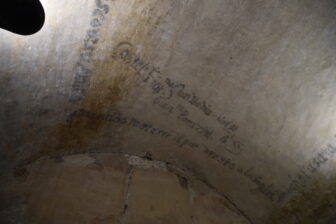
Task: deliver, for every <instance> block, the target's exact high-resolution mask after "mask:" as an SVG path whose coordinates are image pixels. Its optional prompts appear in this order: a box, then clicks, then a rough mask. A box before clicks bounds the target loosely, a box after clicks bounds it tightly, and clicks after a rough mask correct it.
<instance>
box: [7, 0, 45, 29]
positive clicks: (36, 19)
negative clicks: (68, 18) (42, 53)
mask: <svg viewBox="0 0 336 224" xmlns="http://www.w3.org/2000/svg"><path fill="white" fill-rule="evenodd" d="M44 21H45V13H44V9H43V6H42V4H41V3H40V1H39V0H2V1H1V3H0V28H2V29H5V30H7V31H10V32H13V33H16V34H19V35H31V34H34V33H36V32H38V31H39V30H40V29H41V28H42V26H43V24H44Z"/></svg>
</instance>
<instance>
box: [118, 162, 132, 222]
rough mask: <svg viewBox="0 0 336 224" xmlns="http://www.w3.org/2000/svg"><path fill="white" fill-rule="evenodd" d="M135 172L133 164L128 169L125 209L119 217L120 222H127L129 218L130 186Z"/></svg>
mask: <svg viewBox="0 0 336 224" xmlns="http://www.w3.org/2000/svg"><path fill="white" fill-rule="evenodd" d="M133 172H134V166H132V165H131V167H130V169H129V170H128V172H127V175H126V181H125V186H126V189H125V194H124V207H123V211H122V212H121V215H120V217H119V218H118V221H119V223H120V224H123V223H125V221H126V218H127V214H128V201H129V197H130V187H131V182H132V176H133Z"/></svg>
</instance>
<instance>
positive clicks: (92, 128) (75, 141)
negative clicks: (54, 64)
mask: <svg viewBox="0 0 336 224" xmlns="http://www.w3.org/2000/svg"><path fill="white" fill-rule="evenodd" d="M93 67H94V69H93V70H94V71H95V75H94V76H93V77H92V79H91V85H90V88H89V91H88V95H87V96H86V98H85V99H84V101H83V102H82V103H81V104H80V106H79V107H80V110H85V111H90V112H92V113H97V114H102V113H108V112H109V111H113V109H114V108H115V107H116V106H117V104H118V102H120V101H122V100H123V99H124V98H125V97H126V96H127V95H128V94H129V92H130V91H131V89H132V85H133V82H132V75H133V74H132V73H130V72H129V71H126V70H123V69H122V68H120V67H118V65H115V62H114V61H113V60H112V59H111V58H110V57H108V58H106V59H105V60H104V61H97V62H95V64H94V66H93ZM106 125H107V122H105V121H104V120H101V119H91V118H88V117H84V116H71V115H70V116H69V117H68V120H67V123H66V124H60V125H59V126H58V127H57V128H56V129H55V131H54V133H53V138H54V140H55V144H56V148H55V149H56V152H59V151H64V152H71V150H79V151H80V152H83V151H84V152H86V150H87V149H88V147H89V146H90V144H94V142H96V141H97V140H99V139H100V138H101V136H102V131H103V130H104V128H105V127H106ZM109 128H110V129H113V128H117V127H110V124H109ZM72 153H73V152H72Z"/></svg>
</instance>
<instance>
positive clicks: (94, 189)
mask: <svg viewBox="0 0 336 224" xmlns="http://www.w3.org/2000/svg"><path fill="white" fill-rule="evenodd" d="M23 170H24V171H22V172H17V173H15V175H13V176H6V177H5V176H3V177H2V179H1V180H2V181H3V180H4V178H8V179H7V181H8V182H7V183H8V185H7V188H5V189H2V191H1V198H2V206H4V205H6V207H5V208H2V209H1V212H0V220H1V222H2V223H36V224H40V223H41V224H42V223H64V224H67V223H69V224H70V223H90V224H96V223H97V224H98V223H118V224H134V223H139V224H151V223H153V224H155V223H162V224H170V223H181V224H184V223H200V224H207V223H209V224H210V223H221V222H223V220H224V221H225V223H235V224H248V223H250V222H249V221H248V220H247V219H246V218H245V217H244V215H243V214H242V213H241V212H240V211H239V210H237V208H235V206H234V205H233V204H231V202H230V201H228V200H227V199H226V198H225V197H223V196H221V195H219V194H218V193H217V192H216V191H215V190H214V189H212V188H211V187H209V186H208V185H207V183H204V182H202V181H201V180H199V179H197V177H195V176H192V175H191V174H190V173H188V172H187V171H183V170H182V169H181V168H178V167H175V166H174V165H172V164H167V163H165V162H163V161H155V160H149V159H148V158H140V157H137V156H134V155H128V154H104V153H102V154H86V155H84V154H83V155H72V156H64V157H59V158H41V159H39V160H38V161H36V162H34V163H32V164H30V165H28V166H27V167H25V168H23Z"/></svg>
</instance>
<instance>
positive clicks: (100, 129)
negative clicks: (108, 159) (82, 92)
mask: <svg viewBox="0 0 336 224" xmlns="http://www.w3.org/2000/svg"><path fill="white" fill-rule="evenodd" d="M118 4H125V3H122V2H118ZM127 4H129V3H127ZM131 4H132V6H127V8H125V12H122V14H120V12H117V14H118V15H119V14H120V17H118V18H117V19H118V20H119V23H120V24H130V25H129V26H127V27H123V26H122V25H120V27H115V28H114V29H116V30H117V32H115V30H112V31H114V32H113V42H114V43H113V45H112V46H111V47H109V48H108V49H107V50H102V52H99V50H98V49H96V50H95V52H94V53H95V54H97V55H104V58H103V59H101V60H97V59H96V60H93V62H92V64H91V71H92V75H91V79H90V86H89V89H88V91H87V94H86V97H85V99H84V100H83V101H82V102H81V103H80V105H77V106H76V109H77V110H85V111H89V112H91V113H94V114H104V113H109V112H111V111H113V110H114V109H115V108H116V107H117V106H118V103H119V102H120V101H123V100H125V99H126V98H127V97H128V96H129V94H130V93H131V91H132V90H133V89H134V86H135V85H136V82H137V76H138V75H139V74H138V73H137V72H136V71H134V70H133V69H132V68H131V67H130V66H128V65H126V64H123V63H120V62H119V61H117V60H115V59H113V58H112V57H111V55H112V53H113V47H115V46H117V44H118V43H119V42H123V41H129V42H130V43H132V44H133V45H134V46H135V49H134V50H135V51H136V49H141V53H140V52H133V53H137V54H139V55H141V57H143V58H144V59H147V58H150V55H152V49H153V46H152V43H153V42H154V35H153V33H154V31H155V30H157V29H159V25H160V23H162V22H164V19H163V18H164V17H165V16H167V15H168V11H169V10H170V7H169V4H170V1H164V2H162V1H158V0H147V1H146V2H143V1H140V0H135V1H133V2H132V3H131ZM144 6H145V7H144ZM162 6H164V7H162ZM140 9H141V10H140ZM110 10H111V11H110V14H111V15H112V16H113V15H114V13H116V12H113V7H111V9H110ZM112 16H108V17H106V21H105V23H104V24H103V25H102V27H101V32H100V33H99V36H100V41H99V43H100V45H101V46H106V42H104V41H105V40H108V37H110V36H111V28H110V27H109V26H110V25H111V24H112V22H111V21H110V20H111V19H115V18H113V17H112ZM134 22H136V23H134ZM131 24H133V25H131ZM134 24H136V26H135V27H133V26H134ZM130 28H131V29H130ZM107 45H109V44H107ZM140 46H141V47H140ZM138 47H139V48H138ZM72 111H74V110H73V109H72ZM69 115H70V116H69V117H68V121H67V122H66V123H62V124H59V125H57V126H56V127H54V128H51V129H50V134H49V135H48V136H47V137H46V138H45V139H46V140H45V141H44V143H42V146H41V147H40V148H41V149H40V151H39V153H35V154H34V155H32V156H31V157H30V158H29V159H28V160H27V161H25V163H27V162H28V163H29V162H31V161H34V160H36V159H37V158H39V157H41V156H45V155H64V154H76V153H84V152H87V151H88V150H90V148H92V146H94V145H96V144H100V143H101V142H104V134H103V133H104V131H106V130H107V129H108V130H117V129H118V131H117V133H112V134H111V135H110V136H109V137H110V138H112V139H109V141H108V144H113V145H118V144H120V142H121V139H120V136H121V135H122V133H121V131H120V125H118V124H111V123H108V122H106V121H104V120H102V119H94V118H92V117H85V116H71V112H70V113H69ZM109 132H111V131H109ZM114 135H116V136H114ZM104 147H106V145H104Z"/></svg>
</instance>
